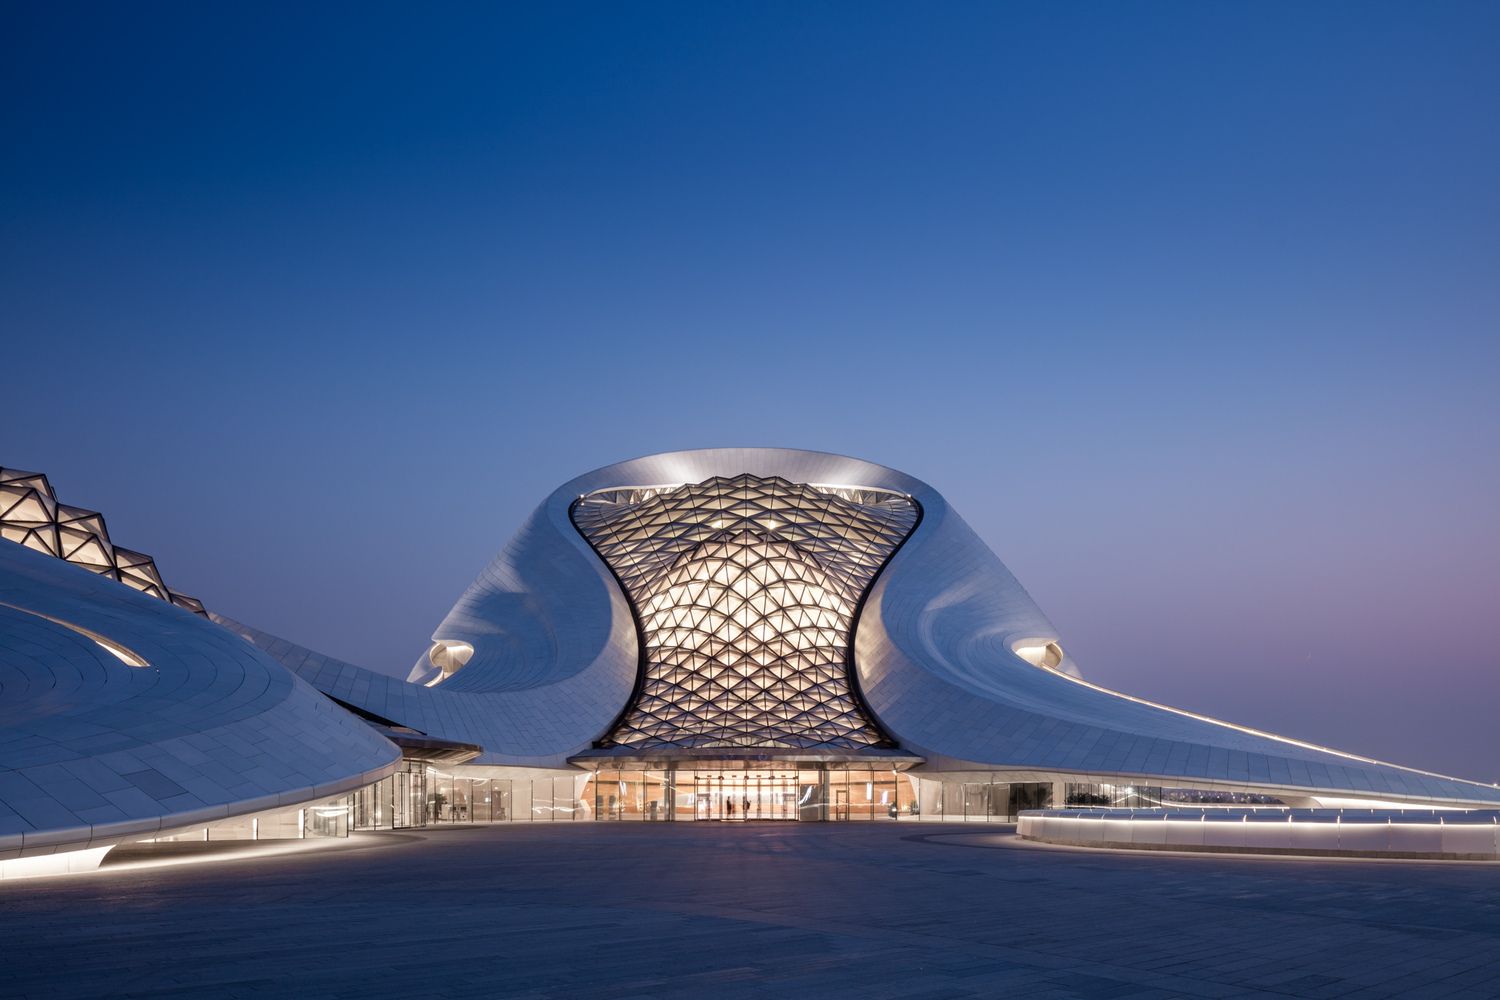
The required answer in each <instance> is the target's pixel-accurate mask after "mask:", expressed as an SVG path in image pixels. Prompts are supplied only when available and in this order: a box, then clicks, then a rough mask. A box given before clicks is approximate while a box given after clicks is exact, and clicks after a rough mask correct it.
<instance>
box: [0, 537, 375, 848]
mask: <svg viewBox="0 0 1500 1000" xmlns="http://www.w3.org/2000/svg"><path fill="white" fill-rule="evenodd" d="M62 623H66V624H62ZM80 630H82V631H80ZM85 633H92V634H94V635H98V636H102V637H104V638H107V639H108V640H109V641H110V642H112V643H114V644H117V645H118V646H120V647H123V648H124V649H125V650H128V651H129V652H131V653H134V654H136V655H137V656H138V657H139V658H140V659H141V660H144V661H145V664H146V665H145V666H130V665H127V664H126V663H125V662H123V661H122V660H121V659H120V658H119V657H118V656H117V655H116V654H114V653H111V652H110V651H108V650H106V649H105V648H104V647H103V646H101V645H100V644H99V643H98V642H97V641H95V640H94V639H92V638H90V636H89V635H88V634H85ZM400 756H401V755H400V751H399V750H398V749H397V748H396V746H395V745H394V744H392V743H391V742H390V741H388V740H386V739H385V738H384V737H382V736H380V735H379V734H378V733H376V732H375V731H374V730H372V729H371V728H370V727H369V726H367V725H365V724H364V723H363V722H362V721H360V720H359V719H357V718H355V717H353V716H351V715H350V714H349V713H347V712H345V711H343V710H342V709H340V708H339V707H338V706H336V705H334V704H332V703H331V702H329V701H328V699H326V698H324V697H323V696H322V695H320V694H319V693H318V692H317V691H315V690H313V689H312V688H311V687H310V686H308V685H307V684H306V683H305V682H303V681H301V680H299V679H297V678H295V677H293V676H292V675H291V674H290V673H288V672H287V670H286V669H285V668H284V667H282V666H281V665H280V664H278V663H276V662H275V661H274V660H273V659H272V658H271V657H268V656H266V655H265V654H264V653H261V652H259V651H257V650H256V649H254V648H252V647H250V646H247V645H246V644H245V643H242V642H240V641H238V640H237V639H235V638H234V637H233V636H231V635H229V634H227V633H226V632H224V630H223V629H220V628H218V627H217V626H215V625H213V624H212V623H211V622H209V621H206V620H205V619H203V618H202V617H199V616H197V615H194V614H192V613H190V612H188V611H184V610H182V609H180V608H176V607H173V606H172V605H170V604H167V603H166V602H164V601H160V600H155V599H153V598H151V597H148V596H146V595H144V594H141V593H139V592H137V591H134V590H132V589H130V588H128V587H125V586H123V585H121V584H119V583H117V582H114V581H111V580H108V579H106V578H104V577H102V576H97V575H95V574H93V573H90V572H89V571H87V570H84V569H80V568H78V567H76V566H72V565H69V564H68V563H66V562H63V561H61V560H59V559H55V558H53V557H51V556H48V555H43V554H41V553H38V552H33V551H31V550H29V549H26V548H24V547H22V546H20V545H16V544H13V543H10V542H0V859H4V858H14V857H21V856H33V855H38V854H50V853H54V852H58V851H70V850H78V849H82V848H86V847H102V846H107V845H109V844H112V843H118V842H120V841H124V840H138V839H140V838H142V837H149V836H151V835H153V834H155V833H158V832H163V831H168V830H174V829H181V828H184V827H194V826H201V825H203V824H206V823H210V822H213V821H216V820H221V819H225V818H227V817H230V816H238V815H244V814H249V813H256V812H263V811H265V810H269V809H275V808H278V807H282V806H290V805H295V804H298V803H302V802H307V801H311V800H316V799H320V798H325V797H328V796H332V795H337V794H339V793H342V792H345V791H348V790H351V789H354V788H358V787H360V786H362V785H365V784H368V783H370V782H371V781H375V780H378V779H379V778H382V777H384V776H385V775H387V774H389V773H391V772H392V771H394V770H395V769H396V768H397V767H398V766H399V764H400Z"/></svg>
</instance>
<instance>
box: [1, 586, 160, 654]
mask: <svg viewBox="0 0 1500 1000" xmlns="http://www.w3.org/2000/svg"><path fill="white" fill-rule="evenodd" d="M0 608H10V609H11V610H12V611H19V612H21V614H23V615H31V616H33V617H35V618H40V619H42V620H43V621H49V622H51V623H52V624H54V625H61V626H62V627H63V628H65V629H67V630H69V631H70V632H77V633H78V634H79V635H81V636H83V637H84V638H86V639H92V640H93V641H94V642H95V644H97V645H98V646H99V648H100V649H103V650H105V651H106V652H108V653H109V654H110V655H111V656H113V657H114V658H115V659H117V660H119V661H120V662H121V663H123V664H125V665H126V666H127V667H149V666H151V664H150V663H148V662H146V658H145V657H144V656H142V655H140V654H139V653H137V652H136V651H135V650H133V649H130V648H128V647H126V646H122V645H120V644H119V643H118V642H115V641H114V640H113V639H106V638H105V637H104V636H102V635H100V634H99V633H97V632H91V631H89V630H88V629H86V628H84V627H83V626H82V625H74V624H73V623H72V622H68V621H63V620H62V619H61V618H53V617H52V616H51V615H44V614H42V613H41V612H40V611H32V610H31V609H30V608H22V607H18V606H17V605H14V604H7V603H6V602H5V601H0Z"/></svg>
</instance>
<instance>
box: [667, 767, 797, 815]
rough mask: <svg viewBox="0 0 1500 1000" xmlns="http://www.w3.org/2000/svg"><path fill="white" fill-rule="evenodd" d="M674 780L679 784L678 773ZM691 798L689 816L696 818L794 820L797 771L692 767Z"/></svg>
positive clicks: (795, 813)
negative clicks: (696, 769)
mask: <svg viewBox="0 0 1500 1000" xmlns="http://www.w3.org/2000/svg"><path fill="white" fill-rule="evenodd" d="M679 774H680V772H679ZM678 781H679V785H680V784H681V778H680V777H679V779H678ZM693 799H694V805H693V818H694V819H697V820H718V821H720V822H726V823H742V822H744V821H746V820H766V819H770V820H794V819H796V818H797V772H796V771H750V770H745V771H740V770H724V771H709V770H699V771H695V772H694V773H693Z"/></svg>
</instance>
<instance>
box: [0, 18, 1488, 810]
mask: <svg viewBox="0 0 1500 1000" xmlns="http://www.w3.org/2000/svg"><path fill="white" fill-rule="evenodd" d="M6 22H7V24H6V29H5V30H4V31H0V46H3V56H4V58H3V59H0V83H3V93H4V95H5V96H4V98H3V106H0V128H3V136H4V147H5V149H6V153H5V155H4V156H3V157H0V219H3V220H4V239H3V241H0V336H3V340H4V343H5V348H4V362H3V363H4V367H5V373H6V378H5V392H6V408H5V413H6V414H7V415H6V417H5V418H4V419H3V420H0V462H3V463H4V464H7V465H13V466H17V467H21V468H32V469H39V470H41V471H45V472H47V473H49V474H50V475H51V477H52V479H53V481H54V484H55V485H56V487H57V488H58V490H59V493H60V495H61V496H62V498H63V499H64V500H65V501H67V502H70V503H75V504H79V505H82V506H91V507H96V508H98V509H101V510H103V511H104V512H105V513H106V514H107V515H108V517H109V520H110V525H111V528H112V530H113V532H114V534H115V536H116V538H117V540H118V541H119V542H120V543H121V544H124V545H127V546H129V547H132V548H138V549H142V550H144V551H147V552H151V553H152V554H154V555H155V556H156V557H157V559H158V562H159V564H160V565H161V568H162V570H163V572H164V574H165V575H166V577H167V579H168V580H169V582H171V583H172V584H173V585H174V586H176V587H178V588H179V589H182V590H185V591H187V592H189V593H193V594H196V595H198V596H200V597H201V598H202V599H203V600H204V601H205V602H207V603H208V605H209V606H210V607H212V608H215V609H217V610H222V611H223V612H225V613H226V614H229V615H232V616H234V617H237V618H241V619H243V620H245V621H247V622H250V623H252V624H255V625H257V626H259V627H262V628H265V629H267V630H269V631H272V632H277V633H281V634H284V635H286V636H287V637H289V638H292V639H294V640H297V641H300V642H303V643H305V644H308V645H311V646H313V647H315V648H318V649H320V650H322V651H324V652H328V653H330V654H333V655H337V656H342V657H345V658H347V659H351V660H354V661H356V662H359V663H363V664H365V665H368V666H371V667H373V668H376V669H380V670H385V671H388V672H391V673H399V674H404V673H405V671H406V669H407V668H408V667H409V666H410V664H411V663H412V661H413V660H414V659H415V658H416V656H417V655H418V654H419V653H420V652H421V650H422V649H423V647H424V645H425V640H426V638H427V636H428V635H429V634H430V631H431V629H432V628H433V626H435V625H436V624H437V622H438V621H439V620H440V619H441V617H442V615H443V614H444V613H445V611H446V610H447V608H448V607H449V606H450V605H451V604H452V602H453V600H454V599H455V598H456V597H457V596H458V594H459V593H460V592H461V591H462V590H463V588H464V587H465V586H466V585H467V583H468V581H469V580H470V579H471V578H472V577H473V576H474V574H475V573H476V572H478V570H479V569H480V568H481V567H482V566H483V565H484V564H485V562H487V561H488V559H489V558H490V557H491V555H492V554H493V553H494V552H495V551H496V550H497V549H498V548H499V547H500V546H501V545H502V544H503V543H504V542H505V541H506V539H507V538H508V537H509V536H510V534H511V533H512V531H513V530H514V529H515V528H516V527H517V526H518V525H519V523H520V522H521V520H522V519H523V518H524V517H525V515H526V514H527V513H528V512H529V511H530V510H531V509H532V508H533V507H534V506H535V505H536V504H537V503H538V502H539V501H540V500H541V498H542V497H543V496H545V495H546V494H547V493H548V492H549V491H550V490H552V489H553V488H554V487H556V486H557V485H558V484H559V483H561V482H563V481H564V480H566V479H568V478H570V477H572V476H573V475H576V474H578V473H580V472H582V471H585V470H587V469H590V468H593V467H596V466H599V465H603V464H606V463H610V462H614V461H618V460H621V459H624V458H627V457H631V456H635V455H640V454H646V453H650V452H655V451H663V450H674V449H679V448H692V447H703V446H716V445H727V444H736V445H739V444H772V445H781V446H788V447H807V448H815V449H821V450H828V451H835V452H842V453H847V454H852V455H857V456H859V457H862V458H867V459H871V460H873V461H877V462H881V463H883V464H887V465H891V466H894V467H896V468H899V469H901V470H903V471H906V472H909V473H911V474H913V475H916V476H918V477H920V478H923V479H925V480H927V481H928V482H930V483H932V484H933V485H934V486H936V487H937V488H938V489H939V490H941V491H942V492H943V493H944V494H945V495H946V496H947V497H948V498H949V499H950V501H951V502H952V503H953V504H954V506H955V507H956V508H957V509H958V510H959V511H960V512H961V513H962V514H963V515H964V516H965V517H966V518H967V519H968V520H969V521H970V522H971V523H972V524H973V525H974V526H975V528H976V529H977V530H978V531H979V533H980V534H981V535H982V536H983V537H984V538H985V539H987V540H988V541H989V542H990V543H991V545H992V546H993V547H994V548H995V549H996V551H997V552H998V553H999V554H1000V556H1001V557H1002V558H1003V559H1005V560H1006V562H1007V563H1008V564H1009V565H1010V567H1011V568H1012V569H1013V570H1014V571H1015V572H1016V574H1017V575H1018V576H1019V577H1020V578H1021V580H1022V581H1023V582H1024V583H1025V584H1026V585H1027V586H1028V587H1029V588H1030V589H1031V591H1032V593H1033V595H1034V596H1035V597H1036V598H1037V600H1038V601H1039V602H1040V603H1041V605H1042V607H1043V608H1044V609H1045V610H1047V612H1048V613H1049V614H1050V615H1051V616H1052V618H1053V619H1054V621H1055V622H1056V623H1057V625H1058V626H1059V628H1060V629H1061V630H1062V634H1063V636H1064V640H1065V644H1066V645H1067V646H1068V648H1069V650H1070V652H1072V653H1073V654H1074V655H1075V657H1076V658H1077V659H1078V661H1079V663H1080V664H1081V665H1082V667H1083V669H1084V671H1085V672H1086V674H1087V675H1088V676H1089V677H1090V678H1091V679H1093V680H1095V681H1097V682H1099V683H1103V684H1106V685H1110V686H1114V687H1118V688H1121V689H1124V690H1127V691H1130V692H1133V693H1137V694H1141V695H1144V696H1148V697H1153V698H1158V699H1161V700H1164V701H1167V702H1168V703H1171V704H1176V705H1180V706H1183V707H1187V708H1192V709H1197V710H1201V711H1206V712H1210V713H1212V714H1216V715H1219V716H1221V717H1225V718H1229V719H1231V720H1234V721H1239V722H1244V723H1248V724H1252V725H1256V726H1261V727H1264V728H1268V729H1271V730H1273V731H1279V732H1284V733H1286V734H1288V735H1293V736H1299V737H1304V738H1310V739H1314V740H1318V741H1322V742H1327V743H1331V744H1333V745H1335V746H1339V747H1342V748H1344V749H1348V750H1353V751H1357V752H1363V753H1369V754H1373V755H1376V756H1380V757H1384V758H1387V759H1392V760H1395V761H1397V762H1401V763H1408V764H1412V765H1416V766H1423V767H1429V768H1434V769H1438V770H1443V771H1447V772H1450V773H1456V774H1459V775H1462V776H1466V777H1474V778H1480V779H1483V780H1500V727H1497V726H1495V725H1494V722H1493V716H1494V711H1495V707H1496V705H1497V704H1500V652H1497V650H1500V641H1497V635H1496V618H1497V616H1496V597H1497V595H1500V569H1497V566H1500V529H1497V526H1496V517H1495V510H1496V508H1497V507H1500V459H1497V456H1500V403H1497V399H1500V391H1497V390H1500V336H1497V335H1500V323H1497V319H1500V282H1497V281H1496V275H1497V274H1500V195H1497V191H1500V185H1497V183H1496V182H1497V179H1500V58H1497V55H1500V53H1497V51H1496V44H1495V39H1496V38H1500V6H1497V5H1495V4H1486V3H1473V4H1466V3H1434V4H1381V3H1360V4H1354V3H1324V4H1290V3H1287V4H1278V3H1267V4H1248V3H1247V4H1237V5H1236V4H1189V3H1137V4H1087V3H1085V4H1076V5H1059V4H1049V5H1042V4H1027V5H1019V4H1017V5H1007V4H972V5H970V4H952V5H943V6H941V7H939V8H937V9H925V8H924V7H923V6H922V5H881V4H858V5H853V4H851V5H827V4H813V5H808V4H792V5H752V6H730V5H702V4H682V5H651V6H649V7H644V8H643V7H608V6H603V7H587V6H573V5H546V6H545V7H544V8H539V9H516V10H510V9H506V8H503V7H500V6H499V5H494V6H489V7H485V8H483V9H481V10H479V11H475V10H472V9H468V10H466V9H463V8H461V7H456V6H455V7H442V6H432V7H426V6H424V7H421V8H418V7H413V6H411V5H389V6H384V7H381V6H367V5H348V6H345V7H326V8H322V9H321V10H319V11H311V12H310V11H306V10H302V9H299V8H297V7H293V6H287V7H283V8H273V7H266V8H259V9H253V10H252V9H245V10H232V11H230V10H218V9H212V8H211V7H207V6H204V5H183V6H168V5H161V4H152V5H148V6H146V7H144V8H134V7H132V8H125V7H118V8H109V7H107V6H104V5H96V6H85V5H80V6H66V5H44V6H40V7H38V6H32V7H30V8H21V7H15V8H12V9H11V10H9V11H8V13H7V14H6Z"/></svg>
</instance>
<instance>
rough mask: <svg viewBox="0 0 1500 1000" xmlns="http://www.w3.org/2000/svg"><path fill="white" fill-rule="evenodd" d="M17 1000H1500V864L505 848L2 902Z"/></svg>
mask: <svg viewBox="0 0 1500 1000" xmlns="http://www.w3.org/2000/svg"><path fill="white" fill-rule="evenodd" d="M0 942H3V943H4V944H3V955H4V963H3V967H4V971H5V980H4V982H3V983H0V995H3V996H5V997H19V998H38V1000H40V998H55V997H208V996H212V997H267V996H280V997H285V996H324V997H336V998H337V997H349V998H355V997H359V998H370V997H401V998H403V1000H424V998H432V1000H455V998H468V997H518V998H529V1000H561V998H567V1000H606V998H608V1000H625V998H631V997H641V998H646V997H650V998H660V997H703V996H710V997H713V998H714V1000H737V998H753V997H769V996H775V997H810V998H816V997H860V998H865V1000H947V998H970V997H996V996H1018V997H1027V998H1046V997H1056V998H1070V997H1072V998H1076V997H1100V998H1114V997H1119V998H1132V1000H1135V998H1164V997H1226V998H1227V997H1386V996H1403V997H1404V996H1431V997H1496V996H1500V865H1485V864H1452V863H1416V862H1362V861H1348V860H1342V859H1340V860H1329V859H1319V860H1295V859H1283V858H1275V859H1271V858H1225V857H1217V856H1213V857H1208V856H1194V857H1181V856H1170V855H1156V854H1152V855H1135V854H1125V853H1108V852H1095V851H1079V850H1067V849H1058V848H1050V847H1045V846H1036V845H1030V844H1026V843H1023V842H1021V841H1019V840H1017V839H1016V838H1015V837H1014V835H1013V833H1012V832H1011V830H1010V828H1005V827H987V828H983V829H980V830H975V828H974V827H972V826H942V825H937V824H922V825H921V826H920V827H918V826H915V825H906V824H893V823H891V824H808V825H799V824H785V825H777V824H734V825H710V824H687V823H684V824H601V823H576V824H546V823H538V824H514V825H504V826H494V827H474V828H458V829H444V830H436V831H431V832H417V833H412V832H407V833H402V834H376V835H370V834H367V835H361V836H356V837H354V838H351V839H350V840H349V841H348V842H347V843H346V844H343V845H337V846H334V847H332V848H329V847H327V846H326V845H325V846H324V847H323V848H322V849H320V850H317V851H311V852H307V853H293V854H278V855H275V856H273V857H266V858H256V859H249V860H246V859H240V860H235V859H226V860H216V861H198V862H195V863H192V864H187V865H182V866H176V867H150V868H143V867H128V866H127V867H124V868H121V869H116V870H110V869H109V868H105V869H103V870H101V871H100V872H99V873H96V874H93V875H88V876H83V877H73V878H60V879H38V880H30V881H20V882H11V883H0Z"/></svg>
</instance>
